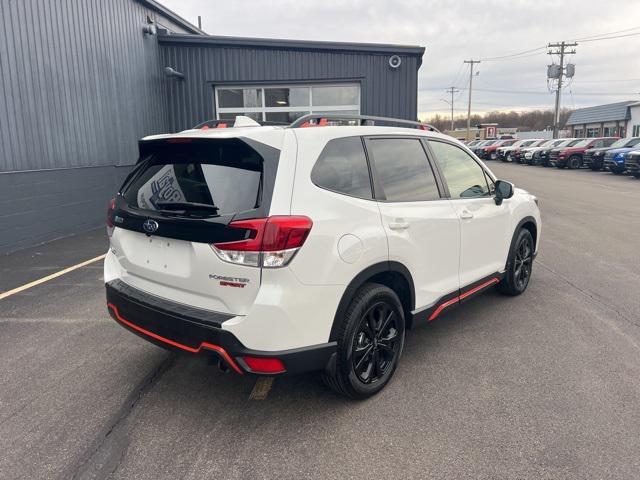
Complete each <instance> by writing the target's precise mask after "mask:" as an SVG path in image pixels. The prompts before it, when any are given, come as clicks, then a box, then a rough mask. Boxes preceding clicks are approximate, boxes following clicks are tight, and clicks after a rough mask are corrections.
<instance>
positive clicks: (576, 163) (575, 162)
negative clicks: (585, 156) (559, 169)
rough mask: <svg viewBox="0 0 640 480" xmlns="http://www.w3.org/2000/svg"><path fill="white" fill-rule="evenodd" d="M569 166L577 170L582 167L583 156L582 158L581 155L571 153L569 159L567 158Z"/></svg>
mask: <svg viewBox="0 0 640 480" xmlns="http://www.w3.org/2000/svg"><path fill="white" fill-rule="evenodd" d="M567 166H568V167H569V170H575V169H578V168H580V167H582V158H580V155H571V156H570V157H569V160H567Z"/></svg>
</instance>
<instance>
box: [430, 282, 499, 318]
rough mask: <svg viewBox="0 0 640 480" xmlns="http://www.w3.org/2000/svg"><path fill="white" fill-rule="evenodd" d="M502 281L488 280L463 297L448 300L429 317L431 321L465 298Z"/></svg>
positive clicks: (465, 293)
mask: <svg viewBox="0 0 640 480" xmlns="http://www.w3.org/2000/svg"><path fill="white" fill-rule="evenodd" d="M499 281H500V279H498V278H496V277H494V278H492V279H490V280H487V281H486V282H484V283H482V284H480V285H478V286H477V287H474V288H472V289H471V290H469V291H467V292H464V293H463V294H462V295H458V296H457V297H455V298H452V299H451V300H447V301H446V302H444V303H443V304H441V305H439V306H438V308H436V309H435V310H434V311H433V313H432V314H431V316H430V317H429V321H431V320H435V319H436V318H437V317H438V315H440V314H441V313H442V310H444V309H445V308H447V307H450V306H451V305H453V304H455V303H458V302H459V301H460V300H464V299H465V298H467V297H468V296H470V295H473V294H474V293H476V292H478V291H480V290H482V289H483V288H486V287H488V286H489V285H492V284H494V283H498V282H499Z"/></svg>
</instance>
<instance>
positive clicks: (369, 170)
mask: <svg viewBox="0 0 640 480" xmlns="http://www.w3.org/2000/svg"><path fill="white" fill-rule="evenodd" d="M344 138H359V139H360V142H361V143H362V150H363V152H364V158H365V161H366V163H367V171H368V172H369V186H370V187H371V198H366V197H360V196H358V195H351V194H350V193H346V192H340V191H338V190H333V189H332V188H327V187H323V186H322V185H318V184H317V183H316V182H314V181H313V178H311V174H312V173H313V169H314V168H315V167H316V164H317V163H318V161H319V160H320V157H321V156H322V154H323V153H324V149H325V148H327V145H329V143H330V142H332V141H334V140H342V139H344ZM309 180H310V181H311V183H312V184H313V185H314V186H316V187H318V188H320V189H322V190H326V191H327V192H332V193H335V194H337V195H344V196H345V197H350V198H357V199H358V200H365V201H367V202H375V201H376V189H375V185H374V181H373V174H372V171H371V164H370V162H369V156H368V155H367V149H366V147H365V144H364V139H363V138H362V135H347V136H346V137H334V138H331V139H329V140H327V143H325V144H324V146H323V147H322V150H321V151H320V153H319V154H318V158H316V159H315V161H314V163H313V166H312V167H311V171H310V172H309Z"/></svg>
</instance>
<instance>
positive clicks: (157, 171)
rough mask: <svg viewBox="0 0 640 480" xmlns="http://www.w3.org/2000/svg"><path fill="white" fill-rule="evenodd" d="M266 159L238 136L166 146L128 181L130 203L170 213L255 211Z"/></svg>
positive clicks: (126, 192)
mask: <svg viewBox="0 0 640 480" xmlns="http://www.w3.org/2000/svg"><path fill="white" fill-rule="evenodd" d="M262 168H263V160H262V157H261V156H260V155H259V154H258V153H257V152H256V151H255V150H253V149H252V148H251V147H249V146H248V145H247V144H245V143H244V142H242V141H240V140H235V139H232V140H228V141H209V142H196V143H177V144H162V145H158V146H156V147H155V148H154V149H153V150H152V153H149V154H148V155H147V156H146V158H145V159H144V160H143V161H142V163H141V164H140V166H139V167H138V170H137V171H136V172H135V174H134V175H133V176H132V177H131V179H130V180H129V181H128V182H127V183H126V184H125V185H124V187H123V189H122V192H121V193H122V196H123V197H124V199H125V201H126V202H127V204H128V205H129V206H131V207H135V208H140V209H145V210H156V211H166V212H171V213H172V215H180V214H184V215H185V216H194V215H197V216H204V217H210V216H218V215H227V214H234V213H238V212H243V211H246V210H253V209H255V208H258V207H259V206H260V202H261V195H262Z"/></svg>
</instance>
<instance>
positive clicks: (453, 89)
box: [446, 87, 460, 131]
mask: <svg viewBox="0 0 640 480" xmlns="http://www.w3.org/2000/svg"><path fill="white" fill-rule="evenodd" d="M446 91H447V93H450V94H451V103H450V105H451V131H453V95H454V94H456V93H458V92H459V91H460V90H458V89H457V88H456V87H449V88H447V90H446ZM447 103H449V102H447Z"/></svg>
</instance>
